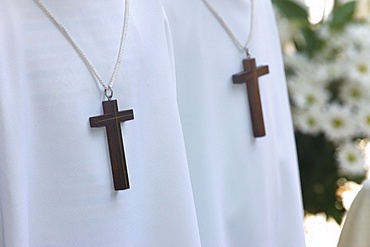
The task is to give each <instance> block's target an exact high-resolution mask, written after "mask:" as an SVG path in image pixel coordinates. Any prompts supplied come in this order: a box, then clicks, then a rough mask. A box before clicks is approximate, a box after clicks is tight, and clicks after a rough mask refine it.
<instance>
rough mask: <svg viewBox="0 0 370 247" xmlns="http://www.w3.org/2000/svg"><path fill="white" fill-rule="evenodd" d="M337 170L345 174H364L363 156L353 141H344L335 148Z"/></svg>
mask: <svg viewBox="0 0 370 247" xmlns="http://www.w3.org/2000/svg"><path fill="white" fill-rule="evenodd" d="M337 161H338V166H339V172H340V173H341V174H343V175H347V176H361V175H364V174H365V171H366V169H365V157H364V153H363V151H362V150H361V149H360V148H359V147H357V146H356V144H355V143H350V142H348V143H345V144H343V145H341V146H340V147H339V148H338V150H337Z"/></svg>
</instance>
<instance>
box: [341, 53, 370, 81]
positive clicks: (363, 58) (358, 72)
mask: <svg viewBox="0 0 370 247" xmlns="http://www.w3.org/2000/svg"><path fill="white" fill-rule="evenodd" d="M369 59H370V54H368V53H367V52H360V53H358V52H352V53H350V54H348V57H347V61H346V65H345V67H347V72H348V73H346V75H347V77H348V78H349V79H350V80H354V81H358V82H361V83H363V84H364V85H368V84H369V83H370V63H369Z"/></svg>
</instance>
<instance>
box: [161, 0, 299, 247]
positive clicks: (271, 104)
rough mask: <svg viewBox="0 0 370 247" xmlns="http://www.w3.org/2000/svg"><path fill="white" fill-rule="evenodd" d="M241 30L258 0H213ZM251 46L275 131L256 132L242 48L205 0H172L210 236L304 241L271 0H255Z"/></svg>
mask: <svg viewBox="0 0 370 247" xmlns="http://www.w3.org/2000/svg"><path fill="white" fill-rule="evenodd" d="M210 2H211V4H212V5H213V6H214V7H215V9H216V10H217V11H218V12H219V13H220V15H221V16H222V17H223V18H224V20H225V21H226V23H228V25H229V26H230V27H231V29H232V30H233V32H234V33H235V34H236V36H237V37H238V38H239V39H240V40H241V41H242V42H245V41H246V40H247V37H248V35H249V32H250V30H249V23H250V15H251V11H250V9H251V8H250V0H233V1H224V0H210ZM254 2H255V15H254V16H255V17H254V24H253V30H254V32H253V34H252V42H251V49H250V52H251V54H252V56H253V57H255V58H256V62H257V65H268V66H269V69H270V73H269V74H268V75H265V76H263V77H260V78H259V83H260V92H261V99H262V107H263V116H264V120H265V126H266V134H267V135H266V136H265V137H263V138H257V139H256V138H254V137H253V133H252V127H251V117H250V114H249V105H248V98H247V90H246V85H245V84H233V83H232V80H231V76H232V75H233V74H236V73H238V72H240V71H242V69H243V67H242V59H244V58H246V55H245V53H244V52H242V51H240V50H238V49H237V47H236V46H235V44H234V43H233V41H232V40H231V39H230V37H229V36H228V35H227V33H226V32H225V30H224V29H223V28H222V27H221V25H220V24H219V23H218V22H217V20H216V19H215V17H214V16H213V15H212V14H211V12H210V11H209V10H208V9H207V8H206V6H205V5H204V3H203V2H202V1H201V0H164V6H165V10H166V14H167V16H168V19H169V23H170V28H171V33H172V36H173V42H174V51H175V63H176V73H177V83H178V86H177V87H178V100H179V109H180V115H181V121H182V124H183V130H184V136H185V143H186V149H187V155H188V162H189V167H190V174H191V179H192V186H193V193H194V197H195V204H196V209H197V216H198V224H199V228H200V236H201V242H202V245H203V246H253V247H255V246H261V247H269V246H271V247H289V246H291V247H299V246H304V245H305V243H304V231H303V206H302V200H301V192H300V183H299V175H298V166H297V158H296V151H295V141H294V135H293V128H292V121H291V115H290V109H289V102H288V95H287V88H286V82H285V76H284V69H283V63H282V56H281V51H280V44H279V40H278V33H277V29H276V24H275V20H274V16H273V11H272V6H271V3H270V0H255V1H254Z"/></svg>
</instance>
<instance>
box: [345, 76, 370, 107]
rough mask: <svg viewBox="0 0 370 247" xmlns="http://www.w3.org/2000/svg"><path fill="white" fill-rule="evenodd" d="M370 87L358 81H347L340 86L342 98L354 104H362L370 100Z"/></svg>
mask: <svg viewBox="0 0 370 247" xmlns="http://www.w3.org/2000/svg"><path fill="white" fill-rule="evenodd" d="M369 91H370V90H369V88H368V87H365V86H364V85H363V84H362V83H358V82H357V81H349V80H348V81H345V82H344V83H343V86H342V87H341V88H340V94H339V96H340V98H341V100H343V102H345V103H348V104H349V105H353V106H361V105H362V104H364V103H366V102H367V101H368V100H369Z"/></svg>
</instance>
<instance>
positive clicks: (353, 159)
mask: <svg viewBox="0 0 370 247" xmlns="http://www.w3.org/2000/svg"><path fill="white" fill-rule="evenodd" d="M356 160H357V158H356V155H354V154H352V153H349V154H348V155H347V161H348V162H349V163H355V162H356Z"/></svg>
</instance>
